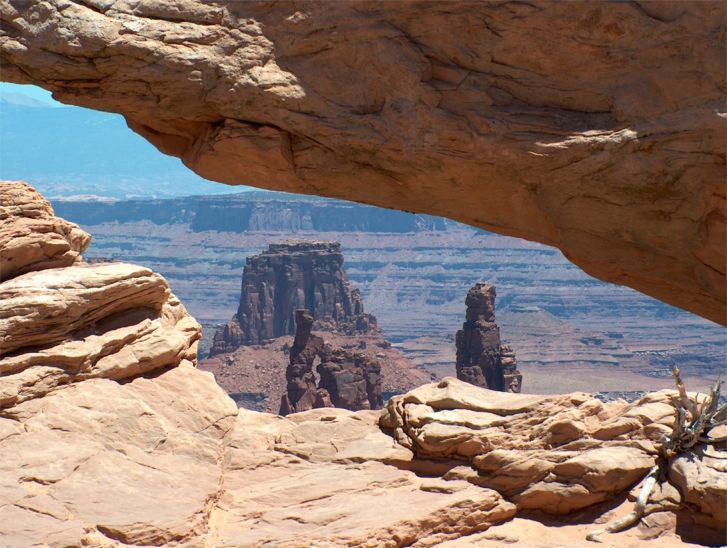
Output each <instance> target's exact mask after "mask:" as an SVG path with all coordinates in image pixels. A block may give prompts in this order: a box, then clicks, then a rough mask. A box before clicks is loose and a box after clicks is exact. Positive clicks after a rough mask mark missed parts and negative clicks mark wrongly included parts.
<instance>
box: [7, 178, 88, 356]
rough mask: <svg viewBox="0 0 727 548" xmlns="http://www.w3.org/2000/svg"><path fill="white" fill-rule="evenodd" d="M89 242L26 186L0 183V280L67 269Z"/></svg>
mask: <svg viewBox="0 0 727 548" xmlns="http://www.w3.org/2000/svg"><path fill="white" fill-rule="evenodd" d="M89 243H91V236H89V235H88V234H87V233H86V232H84V231H83V230H81V229H80V228H79V227H78V225H76V224H74V223H69V222H68V221H65V220H63V219H59V218H58V217H55V216H54V215H53V208H52V207H51V205H50V203H49V202H48V200H46V199H45V198H43V197H42V196H41V195H40V194H38V193H37V192H36V191H35V189H33V188H32V187H31V186H30V185H28V184H26V183H21V182H17V183H10V182H0V249H2V253H1V254H0V281H3V280H7V279H9V278H12V277H13V276H18V275H19V274H23V273H25V272H31V271H33V270H41V269H43V268H57V267H61V266H69V265H71V264H73V263H75V262H78V261H79V260H80V254H81V253H82V252H83V251H85V250H86V248H87V247H88V244H89ZM1 350H2V347H0V351H1Z"/></svg>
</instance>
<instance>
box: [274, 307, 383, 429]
mask: <svg viewBox="0 0 727 548" xmlns="http://www.w3.org/2000/svg"><path fill="white" fill-rule="evenodd" d="M313 323H314V320H313V316H311V315H310V313H309V312H308V311H307V310H305V309H301V310H296V313H295V324H296V330H295V339H294V340H293V346H292V347H291V348H290V363H289V364H288V368H287V370H286V371H285V379H286V381H287V391H286V393H285V394H284V395H283V396H282V398H281V400H280V414H281V415H289V414H291V413H297V412H300V411H309V410H311V409H317V408H321V407H338V408H341V409H348V410H351V411H360V410H363V409H381V407H382V406H383V404H384V402H383V399H382V396H381V385H382V382H381V364H380V363H379V362H378V361H377V360H375V359H372V358H370V357H368V356H366V355H365V354H361V353H360V352H349V351H347V350H344V349H343V348H334V347H333V346H331V345H330V344H329V343H326V342H325V341H324V340H323V338H322V337H320V336H318V335H313V334H311V330H312V329H313ZM316 360H318V364H317V365H316V363H315V362H316ZM316 378H317V379H318V382H316Z"/></svg>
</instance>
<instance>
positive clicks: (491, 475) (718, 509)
mask: <svg viewBox="0 0 727 548" xmlns="http://www.w3.org/2000/svg"><path fill="white" fill-rule="evenodd" d="M673 394H675V393H674V392H673V391H666V390H665V391H661V392H654V393H651V394H648V395H646V396H644V397H643V398H641V399H640V400H639V401H638V402H636V403H633V404H626V403H625V402H624V401H623V400H619V401H616V402H612V403H608V404H603V403H602V402H600V401H599V400H597V399H596V398H594V397H593V396H591V395H588V394H582V393H581V394H579V393H573V394H564V395H559V396H535V395H525V394H503V393H500V392H493V391H486V390H483V389H481V388H479V387H475V386H472V385H471V384H469V383H465V382H462V381H459V380H457V379H454V378H447V379H444V380H442V381H440V382H439V383H436V384H429V385H425V386H422V387H420V388H417V389H415V390H413V391H411V392H409V393H408V394H406V395H402V396H395V397H394V398H392V399H391V400H389V402H388V404H387V405H386V408H385V410H384V413H383V415H382V417H381V426H382V427H383V428H384V429H386V430H387V431H390V432H391V433H392V434H393V436H394V438H395V439H396V440H397V441H398V442H399V443H400V444H401V445H402V446H404V447H407V448H409V449H411V450H412V451H413V453H414V454H415V456H416V457H417V458H419V459H440V460H441V459H451V460H452V461H454V462H455V463H457V462H459V463H461V464H460V465H459V466H453V467H451V469H450V470H449V471H448V472H446V474H445V475H444V476H443V477H444V478H445V479H458V480H459V479H461V480H466V481H470V482H472V483H474V484H476V485H481V486H483V487H488V488H491V489H495V490H497V491H498V492H499V493H500V494H502V495H503V496H505V497H506V498H507V499H508V500H511V501H513V502H515V503H516V504H517V505H518V508H519V509H521V510H537V511H540V512H544V513H546V514H573V513H574V512H575V511H578V510H581V509H583V508H586V507H589V506H592V505H594V504H597V503H600V502H603V501H607V500H613V499H615V498H616V497H617V496H618V494H619V493H622V492H624V491H627V490H629V489H630V488H631V487H633V486H634V485H636V484H637V483H638V482H639V480H640V479H642V478H643V477H644V476H645V475H646V473H647V472H648V471H649V470H650V468H651V467H652V466H653V465H654V464H655V463H656V458H657V452H658V447H659V445H660V444H661V440H662V436H663V435H664V434H667V433H669V432H671V426H672V424H673V421H674V408H673V406H672V404H671V397H672V396H673ZM705 453H711V454H710V455H706V454H705ZM724 457H727V453H725V452H724V451H717V450H714V449H710V451H709V452H706V451H704V449H703V448H701V449H698V450H697V452H696V453H694V454H692V455H684V456H683V457H679V458H678V459H676V461H675V462H674V463H673V464H672V465H671V466H670V468H669V470H670V471H669V479H670V481H671V482H673V484H674V486H675V487H677V489H678V491H676V490H674V487H671V489H672V491H673V492H674V494H673V496H672V499H671V500H669V498H668V497H664V498H663V499H662V500H661V501H660V503H661V505H660V504H659V503H657V504H655V505H654V506H653V507H652V508H651V511H659V510H664V509H665V508H666V509H674V508H679V507H680V505H681V504H684V505H685V506H686V507H687V508H689V509H690V510H692V514H691V516H690V517H691V518H692V519H693V520H694V521H695V522H696V523H699V524H702V525H706V526H708V527H711V528H713V529H714V530H715V531H719V532H721V535H722V538H724V534H725V523H724V503H725V501H727V483H726V482H725V481H724V477H723V476H724V473H723V472H724V464H723V461H721V460H720V458H724ZM667 487H669V484H667ZM680 493H681V495H680ZM674 499H676V500H674ZM718 514H719V515H718Z"/></svg>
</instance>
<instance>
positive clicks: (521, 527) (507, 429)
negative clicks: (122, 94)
mask: <svg viewBox="0 0 727 548" xmlns="http://www.w3.org/2000/svg"><path fill="white" fill-rule="evenodd" d="M19 222H23V221H22V218H21V219H20V221H19ZM0 251H2V249H0ZM64 279H65V280H66V281H67V283H62V282H63V280H64ZM29 280H32V281H33V282H32V284H31V283H30V282H29ZM21 288H24V289H25V290H24V291H21ZM30 289H32V291H30ZM36 292H37V295H36V294H35V293H36ZM109 292H113V293H114V294H116V295H117V299H116V300H113V299H109V298H108V293H109ZM139 295H143V296H144V298H143V299H140V298H139ZM13 299H17V301H13ZM11 301H12V302H11ZM13 302H15V303H16V304H13ZM64 302H65V303H66V308H65V310H62V309H60V308H59V303H64ZM0 310H2V311H3V316H1V317H0V320H1V321H2V322H3V323H2V324H0V325H2V329H3V331H2V337H3V339H2V341H3V354H2V355H0V394H2V397H1V398H0V455H2V459H0V539H2V541H1V543H2V545H3V547H5V546H7V547H13V548H14V547H18V548H25V547H26V546H30V545H45V546H99V547H104V548H107V547H108V548H110V547H112V546H119V545H125V546H140V547H141V546H170V545H171V546H174V545H179V546H201V547H228V546H229V547H232V546H234V547H247V546H250V547H252V546H257V547H259V546H266V545H268V546H270V545H274V546H279V547H282V548H285V547H290V548H292V547H296V548H297V547H301V546H320V547H328V546H331V547H334V546H362V547H371V548H374V547H375V548H379V547H399V546H413V547H427V546H437V545H439V546H443V547H447V546H450V547H454V546H473V545H483V546H484V545H487V544H486V543H488V542H494V543H496V545H502V543H503V542H513V540H512V539H513V538H514V539H515V542H521V543H524V544H525V545H527V544H541V543H542V541H543V539H544V538H549V537H548V534H549V531H555V534H556V535H557V536H559V538H562V536H563V535H562V533H561V532H560V531H561V530H562V529H561V527H565V528H570V529H569V530H571V534H575V533H573V532H572V531H573V528H575V532H576V533H577V534H578V535H580V536H576V537H573V538H571V540H572V542H571V543H570V544H571V545H582V544H583V542H582V541H583V533H584V531H583V530H582V528H583V520H584V516H588V520H589V521H588V523H589V524H590V521H594V520H596V521H598V520H600V521H603V520H604V519H608V516H609V513H608V512H609V511H610V510H611V508H613V506H614V504H615V503H616V504H617V503H618V497H619V496H621V498H623V497H624V496H625V495H626V493H627V491H628V490H629V489H631V488H632V487H634V486H635V485H636V484H637V483H638V481H639V478H640V477H641V475H642V474H643V473H644V471H645V470H646V469H648V467H649V466H651V464H652V463H653V461H654V458H655V455H656V451H657V448H658V443H659V440H660V439H661V435H662V434H663V433H664V432H666V431H668V430H669V425H670V423H671V421H672V419H673V414H674V409H673V407H672V406H671V404H670V403H669V402H670V399H669V396H670V393H668V392H661V393H654V394H649V395H647V396H646V397H644V398H642V399H641V400H640V401H639V402H637V403H635V404H626V403H625V402H622V401H619V402H614V403H609V404H603V403H601V402H599V401H598V400H596V399H595V398H593V397H591V396H588V395H586V394H567V395H560V396H526V395H521V394H507V393H502V392H493V391H490V390H485V389H481V388H478V387H475V386H472V385H470V384H467V383H464V382H461V381H458V380H456V379H453V378H449V379H445V380H443V381H441V382H440V383H437V384H431V385H426V386H422V387H420V388H418V389H417V390H415V391H413V392H410V393H409V394H407V395H404V396H397V397H395V398H393V399H392V400H390V402H389V405H388V407H387V409H386V410H385V411H384V413H383V415H382V413H381V412H376V411H371V410H365V411H358V412H352V411H348V410H344V409H332V408H326V409H314V410H311V411H307V412H304V413H295V414H292V415H290V416H288V417H280V416H274V415H269V414H265V413H256V412H251V411H247V410H239V409H237V407H236V406H235V404H234V402H233V401H232V400H231V399H229V398H228V397H227V396H226V394H225V393H224V391H223V390H222V389H221V388H220V387H219V386H218V385H217V384H216V383H215V382H214V379H213V376H212V375H210V374H209V373H205V372H202V371H199V370H197V369H196V368H195V367H194V361H195V350H196V345H197V342H196V341H197V338H198V337H199V327H198V326H197V324H196V322H194V320H192V318H190V317H189V316H188V315H187V314H186V313H185V311H184V309H183V308H182V306H181V304H179V303H178V302H177V301H176V300H175V299H174V298H173V296H172V295H170V294H169V291H168V288H167V287H166V285H165V284H164V282H163V280H162V279H161V278H159V277H158V276H156V275H154V274H153V273H151V272H149V271H148V270H146V269H143V268H140V267H134V266H131V265H124V264H106V265H103V264H101V265H84V264H80V265H73V266H66V267H61V268H53V269H46V270H41V271H33V272H28V273H26V274H22V275H19V276H16V277H14V278H12V279H10V280H5V281H3V282H0ZM13 312H14V314H13ZM64 313H67V321H65V322H60V321H58V320H57V315H58V314H64ZM31 319H33V321H35V322H37V324H38V325H39V326H40V328H39V329H37V330H35V331H34V330H32V329H30V328H29V325H30V323H29V322H30V320H31ZM311 324H312V321H309V322H307V323H306V325H308V326H310V325H311ZM42 335H45V336H46V337H47V338H46V339H45V340H43V339H42V338H41V336H42ZM302 335H305V333H303V334H302ZM299 342H300V341H299ZM5 345H8V346H5ZM7 348H11V350H6V349H7ZM382 427H383V429H382ZM713 433H714V432H713ZM726 458H727V452H725V451H724V447H715V448H713V449H710V451H709V452H707V451H706V450H704V449H703V448H699V447H698V448H697V451H696V452H695V453H694V455H692V456H691V457H689V458H684V459H682V458H681V457H680V458H679V459H677V460H676V462H675V463H673V465H672V467H671V468H670V470H669V474H668V475H669V479H670V481H671V482H673V484H674V486H672V484H670V483H665V484H664V486H663V487H662V489H661V490H660V492H659V496H658V497H657V498H655V501H654V503H653V504H651V505H650V506H649V508H648V509H647V513H648V516H647V518H648V519H647V520H644V522H643V523H642V524H641V525H640V526H639V527H638V528H634V529H632V530H631V531H629V532H627V533H625V534H624V535H616V536H614V537H605V538H604V540H605V541H606V542H607V543H608V545H611V546H626V545H630V544H633V541H639V540H642V539H644V538H654V537H657V536H658V537H659V545H660V546H669V545H675V544H678V543H679V541H680V540H683V539H685V540H689V539H691V538H692V537H691V536H690V535H692V534H695V532H696V533H699V535H701V536H700V537H699V538H700V539H702V540H703V541H704V542H708V543H712V544H717V543H719V542H721V541H722V540H723V539H724V535H725V530H724V514H723V508H724V503H725V500H726V498H727V485H725V482H724V477H725V474H724V472H725V470H724V464H723V463H724V462H725V459H726ZM614 500H615V501H616V502H615V503H614ZM599 503H602V504H601V505H599ZM620 508H621V506H619V507H618V511H621V510H620ZM579 509H584V512H586V513H578V514H573V512H574V510H579ZM536 510H537V511H540V512H548V513H551V514H554V517H549V518H543V517H542V516H541V517H537V515H534V514H533V513H532V512H533V511H536ZM562 514H568V515H565V516H562ZM513 518H514V519H513ZM526 518H527V520H529V523H530V525H526V522H525V521H523V519H526ZM507 520H510V521H509V522H506V521H507ZM516 520H520V521H516ZM503 522H506V523H503ZM500 524H502V525H500ZM511 525H517V527H518V529H517V530H516V531H517V534H515V533H514V532H513V530H512V527H511ZM500 527H502V529H501V530H500ZM538 527H539V528H538ZM578 527H581V529H578ZM710 535H711V536H710ZM624 538H626V539H630V540H631V541H632V542H630V543H629V542H624ZM498 543H499V544H498Z"/></svg>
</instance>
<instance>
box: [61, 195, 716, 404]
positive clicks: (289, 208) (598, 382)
mask: <svg viewBox="0 0 727 548" xmlns="http://www.w3.org/2000/svg"><path fill="white" fill-rule="evenodd" d="M256 194H257V195H258V197H256V196H255V195H256ZM259 196H260V194H259V193H250V194H249V195H248V196H244V195H234V196H230V197H222V198H220V197H215V198H211V197H206V198H195V197H191V198H185V199H183V200H177V201H174V202H173V201H169V202H168V207H176V208H178V209H179V210H180V211H179V212H178V213H177V214H173V215H167V216H166V217H165V218H164V219H162V222H159V219H156V220H157V222H152V221H151V220H149V219H151V218H154V215H158V214H157V213H154V210H156V211H158V210H159V203H160V202H161V203H162V205H163V204H164V203H165V201H159V202H157V203H156V204H152V205H150V207H149V213H145V212H144V211H145V210H144V209H143V207H142V208H141V209H140V206H139V203H138V202H137V203H134V204H132V205H133V206H134V208H135V209H134V211H135V213H134V215H133V220H124V219H119V218H118V215H117V214H115V215H112V214H109V213H108V211H106V209H108V208H106V209H104V207H103V206H102V205H101V204H100V205H99V206H98V209H94V206H93V205H92V204H90V205H89V204H88V203H86V204H81V205H82V207H80V206H79V203H74V202H67V201H65V202H64V201H59V202H56V203H55V204H54V206H55V207H56V211H57V212H58V214H59V215H61V216H63V217H65V218H67V219H69V220H72V221H75V222H78V223H79V224H81V226H82V227H83V228H84V229H85V230H87V231H88V232H90V233H91V234H92V235H93V238H94V245H93V246H92V247H91V250H89V252H88V253H87V257H88V258H89V259H90V260H93V259H94V258H99V259H100V258H110V259H117V260H123V261H129V262H134V263H138V264H142V265H144V266H147V267H149V268H152V269H153V270H155V271H157V272H160V273H161V274H162V275H164V277H165V278H166V279H167V280H168V281H169V284H170V286H171V287H172V289H173V291H174V292H175V293H176V294H177V295H178V296H179V297H180V299H181V300H182V301H183V302H184V303H185V306H186V307H187V309H188V310H189V311H190V313H191V314H192V315H193V316H195V317H196V318H197V319H198V320H199V321H200V322H201V323H202V324H203V326H204V339H203V344H202V352H203V353H204V352H205V351H206V348H205V347H207V345H208V344H209V341H210V339H211V336H212V334H213V332H214V329H215V328H216V326H218V325H220V324H222V323H224V322H226V321H227V320H228V319H229V318H230V316H231V315H232V313H234V311H235V310H236V308H237V304H238V300H239V297H240V279H241V274H242V269H243V266H244V264H245V259H246V257H247V256H249V255H252V254H256V253H259V252H260V251H261V250H263V249H264V248H266V247H267V245H268V244H270V243H271V242H276V241H278V242H279V241H283V240H285V239H289V238H295V239H319V240H335V241H340V242H341V244H342V248H343V253H344V257H345V265H344V266H345V268H346V271H347V272H348V275H349V278H350V280H351V282H352V283H353V284H354V285H355V286H356V287H358V288H360V290H361V293H362V296H363V299H364V304H365V306H366V310H367V311H369V312H371V313H373V314H374V315H376V317H377V318H378V320H379V324H380V326H381V327H382V328H383V329H384V332H385V334H386V336H387V338H388V339H389V340H390V341H392V343H393V344H394V346H395V347H396V348H398V349H399V350H401V351H402V352H403V353H404V354H405V355H406V356H407V357H408V358H409V359H411V360H412V361H413V362H414V363H415V364H417V365H418V366H419V367H421V368H423V369H425V370H426V371H427V372H429V373H433V374H434V375H435V376H437V377H443V376H447V375H454V363H455V348H454V333H455V332H456V330H457V329H459V328H460V327H461V324H462V321H463V320H464V310H465V307H464V297H465V295H466V292H467V289H468V287H469V286H470V285H472V284H473V283H475V282H477V281H488V282H491V283H494V284H496V286H497V292H498V309H497V322H498V324H499V325H500V328H501V331H502V335H503V338H504V339H505V340H506V341H508V342H509V343H511V344H512V346H513V347H514V349H515V351H516V353H517V356H518V361H519V363H520V369H521V371H522V372H523V374H524V378H525V381H524V385H523V391H524V392H530V393H543V394H547V393H560V392H565V391H571V390H584V391H589V392H600V391H608V392H614V391H615V392H618V391H643V390H656V389H661V388H671V387H672V386H673V381H672V380H671V376H670V370H671V367H672V365H677V366H679V367H680V369H681V370H682V372H683V374H684V377H685V378H686V380H687V382H688V383H689V387H690V389H692V390H701V391H704V390H706V389H707V387H708V386H709V385H710V384H711V383H713V382H714V379H715V378H716V377H717V376H718V375H719V374H720V373H722V374H723V376H724V373H725V372H727V368H726V366H725V364H726V363H727V355H726V352H727V350H726V348H727V342H726V341H725V330H724V329H723V328H721V327H719V326H717V325H716V324H712V323H710V322H708V321H706V320H703V319H701V318H698V317H696V316H694V315H691V314H688V313H686V312H683V311H680V310H678V309H675V308H672V307H669V306H667V305H664V304H662V303H660V302H658V301H655V300H653V299H650V298H648V297H645V296H643V295H641V294H639V293H637V292H635V291H633V290H630V289H628V288H625V287H620V286H615V285H611V284H606V283H602V282H599V281H598V280H595V279H593V278H591V277H589V276H587V275H586V274H585V273H583V272H582V271H581V270H580V269H578V268H577V267H575V266H573V265H572V264H571V263H569V262H568V261H567V260H566V259H565V258H564V257H563V256H562V254H561V253H560V252H558V251H557V250H555V249H552V248H548V247H546V246H542V245H539V244H535V243H531V242H526V241H523V240H518V239H514V238H507V237H503V236H498V235H493V234H489V233H487V232H484V231H480V230H475V229H472V228H470V227H467V226H464V225H460V224H457V223H453V222H450V221H445V220H442V219H439V220H437V221H436V222H434V223H433V222H426V223H422V224H421V225H422V226H421V228H420V229H414V230H412V229H411V227H409V228H406V227H405V228H402V229H400V231H398V232H383V231H381V230H380V228H379V227H378V226H377V222H378V221H377V220H376V219H374V221H371V220H370V217H371V212H370V210H373V211H374V212H378V211H382V210H376V208H370V207H367V206H357V205H350V206H346V207H347V208H348V209H347V210H345V211H343V210H341V208H340V207H338V208H336V207H332V208H331V209H330V211H329V213H327V214H326V225H327V226H326V228H327V229H326V230H311V229H305V228H301V225H305V221H306V218H305V215H304V213H302V209H303V208H304V206H305V207H310V204H311V203H315V204H316V205H318V206H320V207H325V206H326V201H325V200H320V199H311V198H300V199H296V198H287V201H280V200H271V198H269V197H268V196H269V193H264V196H265V197H264V198H260V197H259ZM256 200H257V202H255V201H256ZM251 201H252V202H255V203H254V204H253V205H254V207H255V208H257V209H256V211H258V213H260V212H261V211H262V212H263V213H264V214H261V215H259V219H258V220H257V221H256V223H257V225H256V226H255V230H249V229H247V230H244V231H242V230H240V229H239V227H235V226H234V222H233V223H232V225H230V220H229V217H230V214H231V213H233V212H232V211H226V210H230V209H231V208H234V207H239V206H240V204H241V203H244V204H247V205H249V202H251ZM330 202H331V203H332V204H333V205H334V206H335V205H337V204H341V202H335V201H330ZM210 203H212V205H213V206H214V207H210ZM200 204H202V205H204V206H205V207H204V208H200ZM142 205H143V204H142ZM122 206H123V204H121V206H118V207H116V210H121V209H123V207H122ZM195 208H197V209H196V210H195ZM132 209H133V208H132ZM192 210H195V211H197V213H196V214H195V215H192V216H191V219H192V220H190V216H189V215H188V212H189V211H192ZM203 210H212V212H213V213H212V214H211V218H202V217H201V215H202V213H201V212H202V211H203ZM342 211H343V212H342ZM377 214H378V213H377ZM386 214H388V213H386V212H385V213H383V214H380V215H386ZM208 215H209V214H208ZM356 215H368V216H369V217H367V219H369V221H367V222H366V223H359V224H361V225H365V229H364V230H361V229H360V227H357V224H356V222H353V223H352V222H351V219H352V218H353V219H354V220H355V219H356ZM391 215H405V214H401V213H399V212H391ZM145 216H148V217H149V219H146V218H144V217H145ZM297 218H300V219H302V222H298V221H296V219H297ZM377 219H378V218H377ZM397 219H398V218H397ZM215 223H217V224H219V225H220V226H215ZM266 225H267V226H266ZM291 226H292V227H293V228H292V229H291V228H290V227H291ZM387 226H396V223H393V224H392V223H391V222H388V224H387ZM336 227H339V228H340V229H339V230H334V229H335V228H336ZM203 355H204V354H203Z"/></svg>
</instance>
